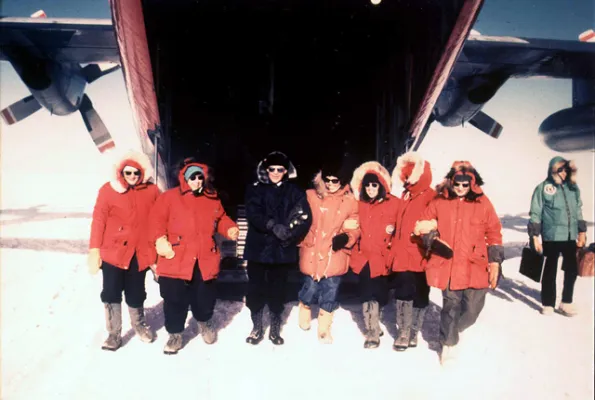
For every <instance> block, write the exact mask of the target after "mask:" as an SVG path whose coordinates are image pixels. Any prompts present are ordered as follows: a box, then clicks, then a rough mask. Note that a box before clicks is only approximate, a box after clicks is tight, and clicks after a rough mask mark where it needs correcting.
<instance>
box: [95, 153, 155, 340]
mask: <svg viewBox="0 0 595 400" xmlns="http://www.w3.org/2000/svg"><path fill="white" fill-rule="evenodd" d="M152 174H153V170H152V168H151V162H150V161H149V159H148V157H147V156H146V155H144V154H143V153H139V152H129V153H127V154H125V155H124V156H122V157H121V158H119V159H118V160H117V161H116V163H115V164H114V169H113V180H112V181H110V182H108V183H106V184H104V185H103V186H102V187H101V188H100V189H99V193H98V195H97V201H96V202H95V207H94V209H93V221H92V223H91V237H90V240H89V256H88V260H87V261H88V267H89V271H90V273H91V274H96V273H97V272H98V271H99V269H101V270H102V273H103V290H102V291H101V301H102V302H103V304H104V308H105V320H106V327H107V331H108V333H109V335H108V337H107V339H106V340H105V342H104V343H103V345H102V347H101V348H102V349H104V350H110V351H115V350H117V349H118V348H120V346H121V345H122V292H124V293H125V295H126V304H128V311H129V313H130V320H131V324H132V327H133V328H134V331H135V332H136V334H137V335H138V336H139V338H140V339H141V340H142V341H143V342H146V343H150V342H153V340H155V333H154V332H153V331H152V330H151V329H150V328H149V326H147V323H146V321H145V313H144V302H145V300H146V298H147V293H146V291H145V275H146V273H147V269H148V268H149V267H151V268H154V264H155V261H156V257H157V256H156V254H155V249H154V248H153V246H152V245H151V243H150V239H149V237H148V236H147V235H146V228H147V216H148V214H149V211H150V209H151V207H152V206H153V203H154V202H155V200H156V199H157V197H158V196H159V189H158V188H157V186H156V185H154V184H153V183H151V182H150V181H149V178H151V176H152Z"/></svg>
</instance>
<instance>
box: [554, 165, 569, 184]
mask: <svg viewBox="0 0 595 400" xmlns="http://www.w3.org/2000/svg"><path fill="white" fill-rule="evenodd" d="M556 173H557V174H558V176H559V177H560V179H562V182H564V180H566V176H567V175H568V171H567V170H566V165H562V166H560V167H559V168H558V169H557V170H556Z"/></svg>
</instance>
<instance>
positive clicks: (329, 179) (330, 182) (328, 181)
mask: <svg viewBox="0 0 595 400" xmlns="http://www.w3.org/2000/svg"><path fill="white" fill-rule="evenodd" d="M324 184H325V185H326V190H328V191H329V193H335V192H336V191H337V190H339V189H341V181H339V178H337V177H336V176H325V177H324Z"/></svg>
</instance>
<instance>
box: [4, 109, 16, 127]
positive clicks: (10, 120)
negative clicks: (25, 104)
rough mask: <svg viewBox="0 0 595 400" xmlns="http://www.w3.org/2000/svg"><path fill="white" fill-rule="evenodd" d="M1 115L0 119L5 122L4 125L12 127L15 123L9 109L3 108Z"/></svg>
mask: <svg viewBox="0 0 595 400" xmlns="http://www.w3.org/2000/svg"><path fill="white" fill-rule="evenodd" d="M1 114H2V118H4V121H6V123H7V124H8V125H12V124H14V123H15V122H17V120H16V118H15V117H14V115H12V112H10V108H5V109H4V110H2V113H1Z"/></svg>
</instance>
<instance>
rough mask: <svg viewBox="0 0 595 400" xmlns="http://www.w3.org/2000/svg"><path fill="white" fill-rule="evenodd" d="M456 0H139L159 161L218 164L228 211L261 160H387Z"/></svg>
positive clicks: (311, 166)
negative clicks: (161, 150) (160, 136)
mask: <svg viewBox="0 0 595 400" xmlns="http://www.w3.org/2000/svg"><path fill="white" fill-rule="evenodd" d="M462 4H463V0H455V1H448V2H444V1H441V0H411V1H409V0H401V1H399V0H384V1H382V2H381V3H380V4H378V5H373V4H372V3H371V2H370V0H330V1H320V0H318V1H313V0H302V1H297V0H294V1H291V0H260V1H240V0H216V1H215V0H184V1H182V0H143V12H144V18H145V26H146V30H147V39H148V44H149V51H150V54H151V62H152V67H153V75H154V79H155V85H156V90H157V100H158V103H159V108H160V115H161V119H162V123H163V130H164V136H165V141H164V146H165V148H166V151H165V154H166V156H165V157H164V158H165V162H168V163H170V164H171V163H175V162H176V161H177V160H179V159H180V158H181V157H184V156H188V155H198V156H199V158H200V159H202V160H204V161H207V162H209V163H210V164H212V165H213V166H214V167H215V171H216V179H217V187H218V189H219V190H220V192H221V194H222V197H223V199H224V200H225V203H227V204H226V205H227V206H231V207H226V208H227V209H228V210H229V211H230V212H232V213H233V209H234V208H235V207H233V206H234V205H237V204H240V203H242V202H243V195H244V190H245V185H246V184H248V183H250V182H252V181H254V179H255V174H254V171H255V168H256V165H257V162H258V160H260V159H261V158H262V157H263V156H265V155H266V154H267V153H268V152H269V151H271V150H280V151H283V152H285V153H286V154H287V155H288V156H289V157H290V158H291V159H292V161H293V162H294V164H295V165H296V167H297V169H298V176H299V182H300V184H302V185H304V186H306V185H307V184H308V182H309V181H310V180H311V178H312V176H313V175H314V173H315V172H316V170H317V168H319V167H320V164H321V163H322V162H323V161H325V160H329V159H336V158H340V157H341V158H343V159H344V160H345V162H346V164H347V165H353V166H354V167H355V166H356V165H357V164H358V163H360V162H363V161H367V160H371V159H377V160H379V161H381V162H382V163H384V164H385V166H387V167H388V168H392V166H393V165H394V161H395V157H396V155H398V154H399V152H400V151H402V150H403V149H404V147H405V145H406V143H405V138H406V137H407V136H406V133H407V129H408V125H409V123H410V122H411V116H412V115H413V113H414V112H415V111H416V109H417V107H418V106H419V103H420V102H421V98H422V96H423V94H424V91H425V90H426V87H427V85H428V82H429V80H430V77H431V74H432V72H433V71H434V68H435V66H436V64H437V62H438V59H439V56H440V52H441V51H442V49H443V48H444V45H445V43H446V41H447V40H448V36H449V34H450V32H451V30H452V28H453V25H454V23H455V21H456V19H457V16H458V13H459V12H460V9H461V6H462Z"/></svg>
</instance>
